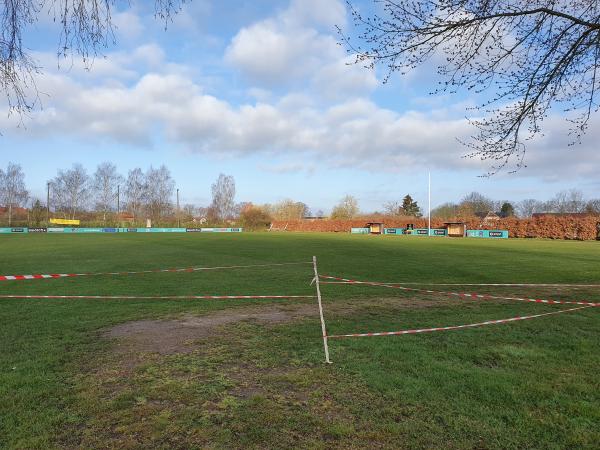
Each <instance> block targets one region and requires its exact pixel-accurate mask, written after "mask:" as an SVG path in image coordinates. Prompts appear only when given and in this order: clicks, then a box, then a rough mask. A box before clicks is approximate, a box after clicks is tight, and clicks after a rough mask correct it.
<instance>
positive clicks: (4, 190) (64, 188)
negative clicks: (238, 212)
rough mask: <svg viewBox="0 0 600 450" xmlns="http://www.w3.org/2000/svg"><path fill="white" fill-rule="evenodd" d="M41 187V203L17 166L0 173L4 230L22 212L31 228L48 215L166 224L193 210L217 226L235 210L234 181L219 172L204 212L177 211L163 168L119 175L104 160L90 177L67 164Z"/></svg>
mask: <svg viewBox="0 0 600 450" xmlns="http://www.w3.org/2000/svg"><path fill="white" fill-rule="evenodd" d="M46 186H47V196H46V199H41V198H37V197H34V196H30V193H29V191H28V190H27V188H26V185H25V174H24V172H23V169H22V168H21V166H20V165H18V164H15V163H12V162H11V163H9V164H8V167H7V169H6V170H4V169H0V206H3V207H4V208H3V209H4V210H5V219H6V222H7V223H8V226H11V225H12V223H13V219H14V218H15V217H16V216H20V217H19V218H20V219H21V220H22V219H23V217H22V216H23V214H24V211H26V212H27V217H28V223H33V224H37V225H39V224H40V223H43V222H46V221H47V219H48V218H49V217H50V216H52V217H53V218H63V219H76V218H85V219H86V220H87V221H95V222H100V223H102V224H105V225H106V224H115V223H118V222H123V221H125V222H131V223H139V222H141V221H145V220H146V219H150V220H151V221H152V222H154V223H161V222H163V221H170V222H171V223H172V222H173V221H174V220H177V221H180V220H181V219H184V220H185V219H186V216H187V215H192V214H193V213H196V212H200V213H203V215H204V216H208V217H209V219H210V220H212V221H213V222H223V221H225V220H227V219H228V218H232V217H234V216H235V209H236V205H235V181H234V179H233V177H232V176H227V175H224V174H221V175H219V177H218V179H217V180H216V181H215V182H214V184H213V185H212V188H211V192H212V202H211V204H210V205H209V206H208V207H207V208H204V209H203V211H199V209H198V208H194V207H192V206H191V205H185V207H184V208H183V209H182V208H180V207H179V204H178V202H177V203H176V204H175V203H174V202H173V199H174V197H175V190H176V183H175V180H174V179H173V176H172V175H171V172H170V170H169V169H168V168H167V167H166V166H165V165H161V166H160V167H158V168H155V167H153V166H150V167H149V168H148V169H147V170H145V171H144V170H142V169H141V168H139V167H136V168H134V169H132V170H130V171H128V173H127V175H126V176H124V175H122V174H120V173H119V172H118V170H117V167H116V166H115V165H114V164H112V163H110V162H104V163H101V164H100V165H98V167H97V168H96V170H95V171H94V172H93V173H91V174H90V173H88V171H87V170H86V169H85V167H83V166H82V165H81V164H73V166H72V167H71V168H70V169H64V170H63V169H60V170H58V171H57V173H56V176H55V177H53V178H52V179H50V180H48V182H47V184H46ZM188 213H190V214H188ZM190 220H192V218H190Z"/></svg>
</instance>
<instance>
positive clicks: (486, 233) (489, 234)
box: [467, 230, 508, 239]
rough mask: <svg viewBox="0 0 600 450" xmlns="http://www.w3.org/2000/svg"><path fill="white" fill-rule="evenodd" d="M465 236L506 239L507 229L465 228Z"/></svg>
mask: <svg viewBox="0 0 600 450" xmlns="http://www.w3.org/2000/svg"><path fill="white" fill-rule="evenodd" d="M467 237H473V238H491V239H507V238H508V231H507V230H467Z"/></svg>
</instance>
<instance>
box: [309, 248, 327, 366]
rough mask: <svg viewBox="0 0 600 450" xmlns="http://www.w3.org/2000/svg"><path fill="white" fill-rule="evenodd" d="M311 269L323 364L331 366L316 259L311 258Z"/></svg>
mask: <svg viewBox="0 0 600 450" xmlns="http://www.w3.org/2000/svg"><path fill="white" fill-rule="evenodd" d="M313 269H314V271H315V278H314V282H315V286H316V288H317V301H318V302H319V315H320V316H321V331H322V332H323V348H324V349H325V362H326V363H328V364H331V361H330V360H329V346H328V345H327V329H326V328H325V318H324V317H323V304H322V303H321V287H320V286H319V271H318V270H317V257H316V256H313Z"/></svg>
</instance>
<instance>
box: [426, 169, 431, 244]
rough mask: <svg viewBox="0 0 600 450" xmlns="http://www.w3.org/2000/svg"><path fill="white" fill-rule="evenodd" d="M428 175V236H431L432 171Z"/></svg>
mask: <svg viewBox="0 0 600 450" xmlns="http://www.w3.org/2000/svg"><path fill="white" fill-rule="evenodd" d="M428 175H429V180H428V181H429V183H428V200H429V201H428V204H427V236H431V172H429V174H428Z"/></svg>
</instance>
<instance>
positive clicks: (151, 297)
mask: <svg viewBox="0 0 600 450" xmlns="http://www.w3.org/2000/svg"><path fill="white" fill-rule="evenodd" d="M0 298H5V299H53V300H54V299H100V300H131V299H141V300H234V299H283V298H314V296H312V295H37V294H32V295H9V294H5V295H0Z"/></svg>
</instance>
